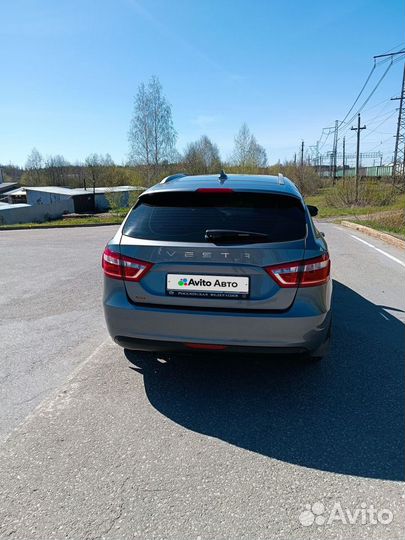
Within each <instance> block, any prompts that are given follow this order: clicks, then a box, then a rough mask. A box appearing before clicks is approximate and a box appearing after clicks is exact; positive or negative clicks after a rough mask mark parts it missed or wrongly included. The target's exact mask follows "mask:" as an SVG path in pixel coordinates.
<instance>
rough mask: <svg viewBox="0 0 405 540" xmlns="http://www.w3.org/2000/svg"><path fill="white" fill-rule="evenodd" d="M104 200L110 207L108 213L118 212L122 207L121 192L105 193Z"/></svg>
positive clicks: (122, 198)
mask: <svg viewBox="0 0 405 540" xmlns="http://www.w3.org/2000/svg"><path fill="white" fill-rule="evenodd" d="M105 198H106V199H107V201H108V204H109V205H110V211H111V212H112V213H113V214H116V213H118V212H119V210H120V208H122V207H123V206H124V197H123V192H122V191H106V192H105Z"/></svg>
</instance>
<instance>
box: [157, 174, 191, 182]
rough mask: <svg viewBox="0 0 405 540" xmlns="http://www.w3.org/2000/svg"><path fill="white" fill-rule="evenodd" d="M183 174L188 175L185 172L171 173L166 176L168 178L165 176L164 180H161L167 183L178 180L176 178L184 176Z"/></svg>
mask: <svg viewBox="0 0 405 540" xmlns="http://www.w3.org/2000/svg"><path fill="white" fill-rule="evenodd" d="M183 176H187V175H186V174H184V173H176V174H171V175H170V176H166V178H163V180H161V181H160V184H167V182H171V181H172V180H176V178H182V177H183Z"/></svg>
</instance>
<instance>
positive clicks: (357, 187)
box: [350, 113, 366, 202]
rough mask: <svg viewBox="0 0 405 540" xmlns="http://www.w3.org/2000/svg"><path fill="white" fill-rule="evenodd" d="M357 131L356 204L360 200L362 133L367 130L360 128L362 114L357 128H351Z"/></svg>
mask: <svg viewBox="0 0 405 540" xmlns="http://www.w3.org/2000/svg"><path fill="white" fill-rule="evenodd" d="M350 129H351V130H353V131H357V150H356V202H357V201H358V200H359V172H360V171H359V169H360V132H361V130H362V129H366V126H362V127H360V113H358V115H357V127H351V128H350Z"/></svg>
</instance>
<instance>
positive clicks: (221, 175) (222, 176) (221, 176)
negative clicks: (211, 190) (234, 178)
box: [218, 169, 228, 182]
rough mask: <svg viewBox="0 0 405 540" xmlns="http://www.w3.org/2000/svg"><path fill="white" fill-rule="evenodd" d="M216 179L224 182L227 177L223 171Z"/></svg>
mask: <svg viewBox="0 0 405 540" xmlns="http://www.w3.org/2000/svg"><path fill="white" fill-rule="evenodd" d="M218 178H219V180H220V181H221V182H225V180H227V179H228V176H227V175H226V173H225V171H224V169H222V170H221V174H220V175H219V176H218Z"/></svg>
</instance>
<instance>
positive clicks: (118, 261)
mask: <svg viewBox="0 0 405 540" xmlns="http://www.w3.org/2000/svg"><path fill="white" fill-rule="evenodd" d="M101 264H102V267H103V270H104V274H105V275H106V276H108V277H110V278H113V279H124V280H125V281H140V280H141V278H143V277H144V275H145V274H146V273H147V272H148V271H149V270H150V269H151V268H152V266H153V264H152V263H150V262H145V261H139V260H138V259H133V258H132V257H127V256H126V255H121V254H120V253H117V252H116V251H111V249H109V248H108V247H106V248H105V250H104V253H103V258H102V262H101Z"/></svg>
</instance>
